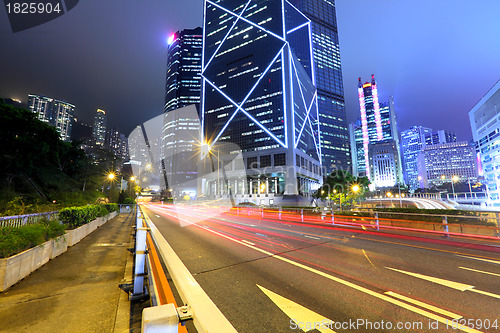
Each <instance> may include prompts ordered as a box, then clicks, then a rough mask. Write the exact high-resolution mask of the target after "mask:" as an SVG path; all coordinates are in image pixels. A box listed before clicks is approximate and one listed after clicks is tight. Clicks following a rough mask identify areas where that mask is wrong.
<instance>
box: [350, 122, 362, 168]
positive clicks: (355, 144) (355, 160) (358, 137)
mask: <svg viewBox="0 0 500 333" xmlns="http://www.w3.org/2000/svg"><path fill="white" fill-rule="evenodd" d="M349 139H350V143H351V159H352V174H353V175H354V176H356V177H364V176H366V167H365V154H364V150H363V131H362V127H361V121H360V120H358V121H357V122H356V123H350V124H349Z"/></svg>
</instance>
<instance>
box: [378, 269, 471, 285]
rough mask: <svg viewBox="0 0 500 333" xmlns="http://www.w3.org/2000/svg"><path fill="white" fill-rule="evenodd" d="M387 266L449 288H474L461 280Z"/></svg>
mask: <svg viewBox="0 0 500 333" xmlns="http://www.w3.org/2000/svg"><path fill="white" fill-rule="evenodd" d="M386 268H387V269H390V270H393V271H396V272H399V273H403V274H407V275H410V276H413V277H416V278H419V279H423V280H427V281H430V282H434V283H437V284H441V285H443V286H446V287H449V288H453V289H457V290H460V291H466V290H470V289H472V288H474V286H471V285H470V284H463V283H459V282H453V281H449V280H445V279H440V278H437V277H433V276H427V275H423V274H418V273H412V272H407V271H402V270H399V269H395V268H391V267H386Z"/></svg>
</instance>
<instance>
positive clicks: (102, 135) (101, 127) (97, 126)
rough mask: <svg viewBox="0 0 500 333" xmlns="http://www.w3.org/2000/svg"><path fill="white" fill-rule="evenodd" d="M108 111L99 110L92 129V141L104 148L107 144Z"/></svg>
mask: <svg viewBox="0 0 500 333" xmlns="http://www.w3.org/2000/svg"><path fill="white" fill-rule="evenodd" d="M106 122H107V118H106V111H104V110H101V109H97V112H96V114H95V118H94V126H93V127H92V139H94V140H95V143H96V144H97V145H99V146H104V143H105V142H106Z"/></svg>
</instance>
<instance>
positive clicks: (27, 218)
mask: <svg viewBox="0 0 500 333" xmlns="http://www.w3.org/2000/svg"><path fill="white" fill-rule="evenodd" d="M58 217H59V212H58V211H55V212H45V213H35V214H24V215H13V216H3V217H0V227H14V228H19V227H22V226H24V225H28V224H37V223H39V222H40V220H42V219H47V220H49V221H50V220H56V219H57V218H58Z"/></svg>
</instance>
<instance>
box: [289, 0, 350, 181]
mask: <svg viewBox="0 0 500 333" xmlns="http://www.w3.org/2000/svg"><path fill="white" fill-rule="evenodd" d="M290 2H291V3H292V4H293V5H294V6H295V7H296V8H297V9H299V10H300V11H301V12H302V13H304V15H305V16H307V17H308V18H309V19H310V20H311V34H312V45H313V48H312V49H313V57H314V69H315V74H316V88H317V91H318V112H319V122H320V133H321V153H322V155H323V156H322V159H323V167H324V168H325V169H326V171H327V173H330V172H331V171H333V170H335V169H343V170H347V169H348V168H349V167H350V165H351V156H350V154H351V152H350V150H349V133H348V130H347V123H346V114H345V108H344V85H343V82H342V68H341V62H340V48H339V37H338V30H337V16H336V12H335V1H334V0H330V1H305V0H291V1H290Z"/></svg>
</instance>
